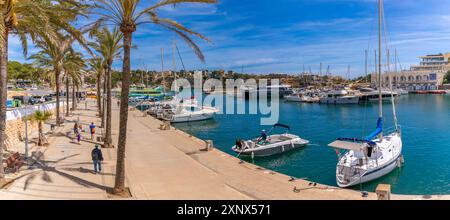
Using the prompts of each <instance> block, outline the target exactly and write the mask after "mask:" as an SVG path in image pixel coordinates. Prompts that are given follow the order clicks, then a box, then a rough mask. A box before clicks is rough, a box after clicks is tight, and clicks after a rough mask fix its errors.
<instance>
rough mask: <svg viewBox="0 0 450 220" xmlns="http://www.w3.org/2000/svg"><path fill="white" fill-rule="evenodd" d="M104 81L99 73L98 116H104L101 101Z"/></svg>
mask: <svg viewBox="0 0 450 220" xmlns="http://www.w3.org/2000/svg"><path fill="white" fill-rule="evenodd" d="M101 81H102V78H101V75H100V74H99V75H98V77H97V107H98V116H100V117H101V116H102V102H101V98H100V96H101V94H102V91H101V83H102V82H101Z"/></svg>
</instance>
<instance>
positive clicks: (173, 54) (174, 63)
mask: <svg viewBox="0 0 450 220" xmlns="http://www.w3.org/2000/svg"><path fill="white" fill-rule="evenodd" d="M172 64H173V78H174V85H175V93H177V92H178V86H177V64H176V62H175V39H174V40H173V41H172Z"/></svg>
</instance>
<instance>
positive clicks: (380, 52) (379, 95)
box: [378, 0, 383, 140]
mask: <svg viewBox="0 0 450 220" xmlns="http://www.w3.org/2000/svg"><path fill="white" fill-rule="evenodd" d="M378 4H379V5H378V103H379V110H378V111H379V112H378V113H379V118H380V119H382V118H383V100H382V98H383V96H382V94H381V86H382V82H381V66H382V61H381V57H382V50H381V46H382V42H381V29H382V27H381V25H382V22H383V21H382V15H383V0H379V1H378ZM379 138H380V140H381V139H383V132H381V133H380V135H379Z"/></svg>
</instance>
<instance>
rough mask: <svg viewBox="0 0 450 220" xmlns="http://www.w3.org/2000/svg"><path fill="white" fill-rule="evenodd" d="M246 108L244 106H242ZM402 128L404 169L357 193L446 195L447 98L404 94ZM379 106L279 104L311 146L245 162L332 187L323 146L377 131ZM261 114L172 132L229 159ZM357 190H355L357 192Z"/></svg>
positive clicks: (449, 184)
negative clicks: (381, 187)
mask: <svg viewBox="0 0 450 220" xmlns="http://www.w3.org/2000/svg"><path fill="white" fill-rule="evenodd" d="M247 105H248V103H247ZM396 105H397V106H396V107H397V112H398V120H399V123H400V124H401V125H402V129H403V155H404V158H405V165H404V166H403V167H401V168H397V169H396V170H394V171H393V172H392V173H390V174H389V175H386V176H385V177H382V178H380V179H378V180H375V181H373V182H370V183H366V184H363V186H362V188H363V189H364V190H368V191H374V190H375V187H376V186H377V185H378V184H379V183H388V184H391V185H392V190H393V192H394V193H398V194H420V195H426V194H436V195H438V194H449V193H450V95H409V96H402V97H400V98H399V99H398V100H397V104H396ZM384 112H385V113H386V114H385V119H386V120H385V121H386V125H385V127H390V126H392V124H393V123H392V106H391V104H389V103H386V104H385V105H384ZM377 114H378V105H377V104H376V103H374V104H361V105H321V104H306V103H305V104H303V103H284V102H282V103H280V120H279V122H280V123H284V124H287V125H290V126H291V132H292V133H294V134H297V135H300V136H301V137H302V138H305V139H308V140H310V141H311V144H310V145H309V146H307V147H305V148H303V149H299V150H295V151H292V152H288V153H286V154H284V155H278V156H272V157H268V158H255V159H254V160H252V159H250V158H247V159H246V160H247V161H249V162H252V163H255V164H257V165H259V166H262V167H265V168H268V169H271V170H275V171H277V172H281V173H284V174H287V175H290V176H295V177H297V178H308V180H310V181H313V182H318V183H322V184H327V185H333V186H336V181H335V167H336V163H337V156H336V153H335V151H334V150H333V149H331V148H329V147H327V145H328V144H329V143H331V142H332V141H334V140H335V139H336V138H338V137H362V136H366V135H368V134H369V133H371V132H372V130H373V129H375V127H376V120H377ZM260 117H261V115H250V114H246V115H237V114H236V115H217V116H216V117H215V119H214V120H210V121H203V122H193V123H186V124H178V125H176V127H177V128H179V129H181V130H183V131H186V132H188V133H190V134H192V135H195V136H197V137H199V138H201V139H210V140H214V144H215V145H216V147H217V148H219V149H220V150H222V151H225V152H227V153H229V154H231V155H236V154H235V153H233V152H232V151H231V147H232V146H233V145H234V143H235V140H236V138H242V139H250V138H254V137H256V136H258V135H259V133H260V130H261V129H263V128H265V129H270V127H261V126H260ZM359 188H360V186H358V187H355V189H359Z"/></svg>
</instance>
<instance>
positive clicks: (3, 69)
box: [0, 30, 8, 180]
mask: <svg viewBox="0 0 450 220" xmlns="http://www.w3.org/2000/svg"><path fill="white" fill-rule="evenodd" d="M1 34H2V35H3V36H2V37H3V39H4V41H3V42H2V45H1V46H0V48H1V49H0V180H1V179H3V178H5V173H4V169H3V149H4V148H5V139H6V97H7V83H8V30H5V31H4V32H3V33H1Z"/></svg>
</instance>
